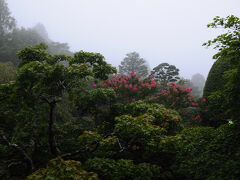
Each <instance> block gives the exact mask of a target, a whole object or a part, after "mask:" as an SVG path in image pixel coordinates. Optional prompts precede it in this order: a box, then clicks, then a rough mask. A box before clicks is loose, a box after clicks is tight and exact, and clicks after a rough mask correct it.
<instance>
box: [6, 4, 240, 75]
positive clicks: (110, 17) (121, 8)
mask: <svg viewBox="0 0 240 180" xmlns="http://www.w3.org/2000/svg"><path fill="white" fill-rule="evenodd" d="M7 3H8V6H9V9H10V11H11V15H12V16H13V17H14V18H15V19H16V20H17V25H18V27H21V26H23V27H25V28H32V27H34V26H35V25H36V24H38V23H42V24H43V25H44V26H45V28H46V30H47V32H48V36H49V38H50V39H51V40H53V41H57V42H61V43H68V45H69V46H70V50H71V51H73V52H75V51H79V50H84V51H89V52H99V53H101V54H103V55H104V56H105V58H106V60H107V62H108V63H110V64H112V65H114V66H116V67H118V65H119V64H120V62H121V61H122V60H123V58H124V57H125V55H126V54H127V53H129V52H133V51H136V52H138V53H139V54H140V56H141V57H142V58H144V59H145V60H146V61H147V62H148V63H149V65H150V68H151V69H152V68H154V67H155V66H157V65H158V64H160V63H163V62H167V63H169V64H173V65H175V66H176V67H177V68H179V69H180V76H182V77H184V78H191V76H192V75H193V74H195V73H201V74H203V75H204V76H205V78H206V77H207V74H208V72H209V69H210V68H211V66H212V64H213V63H214V60H212V55H213V54H214V53H215V52H214V50H212V49H206V48H205V47H202V43H204V42H206V41H208V40H209V39H212V38H214V37H216V35H218V34H219V33H222V32H223V30H218V31H216V30H213V29H207V28H206V25H207V24H208V23H210V22H211V21H212V19H213V18H214V17H215V16H221V17H225V16H227V15H230V14H234V15H238V13H239V10H240V1H239V0H210V1H209V0H201V1H196V0H182V1H178V0H169V1H163V0H121V1H120V0H100V1H99V0H68V1H66V0H41V1H40V0H34V1H32V0H21V1H17V0H7Z"/></svg>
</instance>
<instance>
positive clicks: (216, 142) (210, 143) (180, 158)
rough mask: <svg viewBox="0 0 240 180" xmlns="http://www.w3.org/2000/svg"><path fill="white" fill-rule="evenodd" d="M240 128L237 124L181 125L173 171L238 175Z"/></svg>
mask: <svg viewBox="0 0 240 180" xmlns="http://www.w3.org/2000/svg"><path fill="white" fill-rule="evenodd" d="M239 129H240V128H239V125H223V126H221V127H219V128H218V129H216V130H215V129H213V128H211V127H197V128H189V129H184V130H183V131H182V133H181V134H180V137H181V141H179V144H178V145H179V147H178V148H179V149H178V153H177V156H176V163H175V165H174V166H173V169H174V171H175V172H176V173H177V174H178V175H180V176H182V177H185V178H189V179H238V178H239V175H240V171H239V166H240V163H239V162H240V153H239V152H240V131H239Z"/></svg>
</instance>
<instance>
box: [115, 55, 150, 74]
mask: <svg viewBox="0 0 240 180" xmlns="http://www.w3.org/2000/svg"><path fill="white" fill-rule="evenodd" d="M126 56H127V57H125V58H124V59H123V61H122V62H121V65H119V73H120V74H129V73H130V72H134V73H136V74H137V75H140V76H142V77H146V76H147V75H148V65H147V62H146V60H145V59H143V58H141V57H140V55H139V54H138V53H137V52H131V53H128V54H126Z"/></svg>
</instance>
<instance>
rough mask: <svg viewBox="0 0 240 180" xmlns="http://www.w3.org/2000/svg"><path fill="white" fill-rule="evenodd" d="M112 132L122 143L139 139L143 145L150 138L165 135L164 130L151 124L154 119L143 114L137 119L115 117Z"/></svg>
mask: <svg viewBox="0 0 240 180" xmlns="http://www.w3.org/2000/svg"><path fill="white" fill-rule="evenodd" d="M115 120H116V125H115V128H114V132H115V133H116V134H117V136H119V137H120V138H121V139H122V140H124V141H134V140H136V139H141V141H142V143H143V144H145V143H147V142H148V141H149V140H151V139H152V138H153V139H154V138H156V137H159V136H161V135H163V134H164V133H165V131H166V130H165V129H163V128H161V127H159V126H156V125H154V124H153V121H154V117H153V116H151V115H148V114H144V115H141V116H138V117H132V116H131V115H123V116H120V117H117V118H116V119H115Z"/></svg>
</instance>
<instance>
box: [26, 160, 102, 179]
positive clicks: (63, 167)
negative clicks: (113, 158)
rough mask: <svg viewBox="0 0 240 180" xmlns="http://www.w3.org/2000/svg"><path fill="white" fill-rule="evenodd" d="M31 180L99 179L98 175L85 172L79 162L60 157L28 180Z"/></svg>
mask: <svg viewBox="0 0 240 180" xmlns="http://www.w3.org/2000/svg"><path fill="white" fill-rule="evenodd" d="M31 179H32V180H37V179H39V180H42V179H46V180H47V179H49V180H50V179H56V180H57V179H59V180H60V179H69V180H70V179H73V180H94V179H98V175H97V174H96V173H93V172H87V171H85V170H83V169H82V165H81V163H80V162H78V161H73V160H68V161H64V160H63V159H61V158H59V157H58V158H55V159H53V160H51V161H50V162H49V165H48V166H47V167H46V168H42V169H39V170H37V171H35V172H34V173H32V174H31V175H29V176H28V177H27V180H31Z"/></svg>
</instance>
